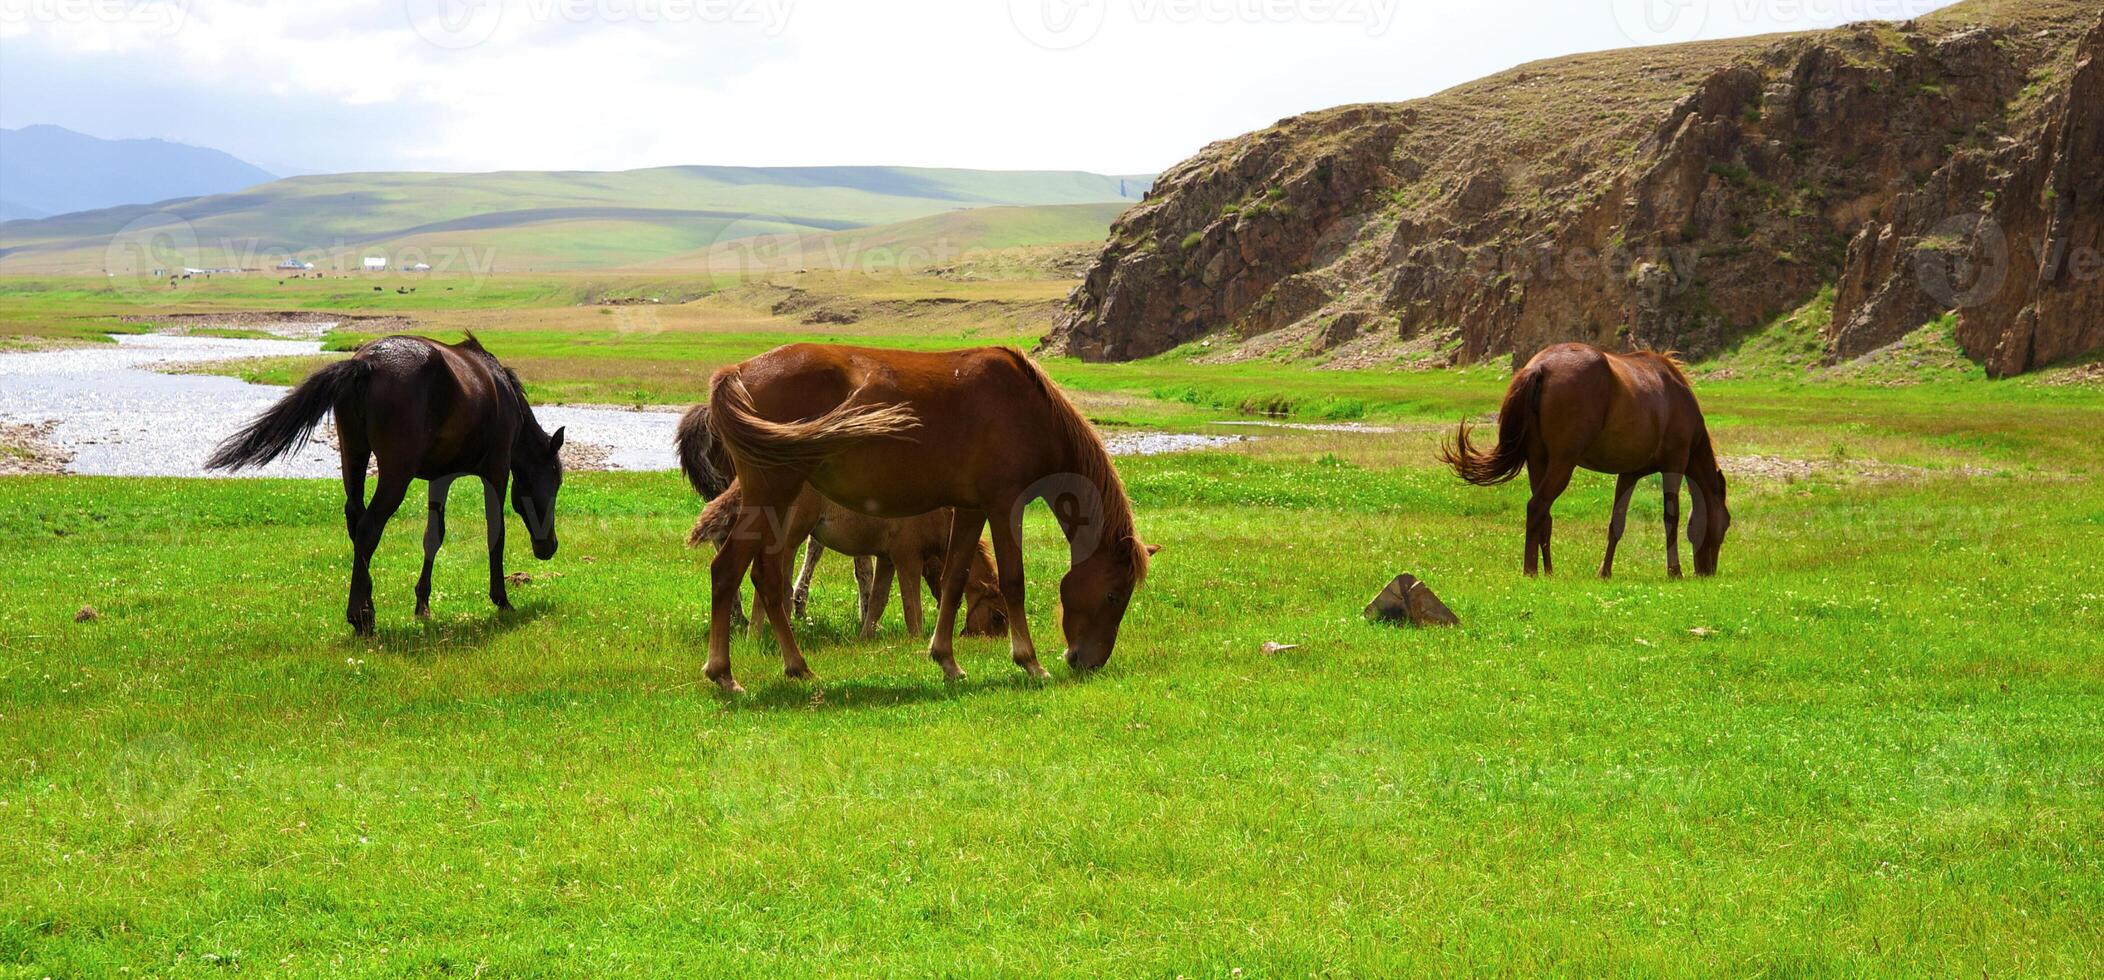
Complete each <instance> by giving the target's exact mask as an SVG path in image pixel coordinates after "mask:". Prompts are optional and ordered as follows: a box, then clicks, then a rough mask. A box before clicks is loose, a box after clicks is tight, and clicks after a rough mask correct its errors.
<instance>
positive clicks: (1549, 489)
mask: <svg viewBox="0 0 2104 980" xmlns="http://www.w3.org/2000/svg"><path fill="white" fill-rule="evenodd" d="M1468 433H1469V427H1468V423H1466V422H1464V423H1462V425H1461V431H1460V433H1459V434H1458V435H1456V436H1455V438H1454V442H1453V444H1452V445H1450V446H1448V447H1446V448H1444V449H1442V450H1441V452H1440V458H1441V459H1442V460H1444V461H1445V462H1446V463H1447V464H1448V465H1450V466H1452V467H1453V468H1454V472H1455V473H1458V474H1460V475H1461V478H1462V479H1464V480H1467V481H1468V482H1470V483H1473V484H1475V485H1477V486H1486V487H1487V486H1491V485H1493V484H1498V483H1503V482H1505V481H1507V480H1510V479H1512V478H1513V477H1514V476H1516V475H1518V473H1519V471H1520V470H1521V469H1522V468H1524V469H1525V470H1526V471H1527V480H1528V482H1529V483H1530V484H1532V485H1533V488H1534V496H1533V497H1531V498H1530V499H1529V500H1528V501H1527V557H1526V561H1525V567H1526V570H1527V574H1529V575H1533V574H1535V560H1536V557H1537V556H1539V558H1540V570H1541V571H1543V572H1553V571H1554V570H1555V567H1554V563H1553V562H1552V561H1551V560H1550V558H1549V531H1550V527H1551V521H1550V516H1549V508H1550V507H1551V506H1552V505H1554V504H1555V502H1556V498H1557V496H1558V495H1560V494H1562V493H1563V490H1564V488H1565V487H1566V486H1569V485H1570V482H1571V471H1572V470H1573V469H1575V468H1577V467H1580V466H1583V467H1585V468H1586V469H1589V470H1594V471H1597V472H1601V473H1613V474H1616V475H1617V476H1619V477H1620V479H1619V480H1618V481H1617V482H1616V484H1615V511H1614V521H1613V523H1611V524H1610V525H1609V526H1608V531H1607V557H1606V558H1604V559H1602V560H1601V562H1600V577H1601V578H1606V577H1607V576H1608V575H1609V574H1611V573H1612V572H1613V571H1614V563H1615V545H1616V544H1618V543H1620V542H1621V540H1622V526H1623V524H1624V522H1625V521H1626V519H1627V518H1628V516H1629V496H1630V494H1632V493H1634V492H1635V490H1636V484H1637V481H1638V480H1641V479H1643V478H1644V477H1646V476H1649V475H1651V474H1653V473H1659V474H1663V476H1662V481H1663V482H1664V484H1665V491H1666V505H1665V511H1666V573H1667V574H1669V575H1671V576H1673V577H1675V578H1678V577H1680V482H1681V478H1682V477H1683V476H1685V477H1686V478H1687V483H1688V489H1689V491H1690V492H1691V493H1692V494H1693V496H1694V498H1695V499H1694V510H1693V512H1692V513H1691V514H1690V515H1689V516H1688V543H1689V544H1691V545H1693V546H1694V549H1695V574H1697V575H1714V574H1716V572H1717V552H1718V550H1719V549H1720V548H1722V547H1723V546H1724V532H1725V531H1726V530H1728V529H1729V528H1730V527H1731V511H1730V510H1729V509H1728V508H1727V507H1726V506H1725V503H1724V472H1723V471H1722V470H1720V469H1718V468H1717V454H1716V450H1715V449H1714V448H1713V447H1712V446H1711V445H1710V436H1709V428H1708V427H1707V426H1705V425H1704V424H1703V421H1702V408H1701V406H1699V405H1697V404H1696V403H1695V392H1694V389H1693V388H1691V387H1690V386H1689V385H1688V378H1687V375H1686V374H1683V373H1682V372H1681V370H1680V362H1678V361H1676V360H1674V359H1673V357H1672V355H1670V354H1660V353H1657V352H1655V351H1638V352H1636V353H1634V354H1610V353H1608V352H1606V351H1603V350H1600V349H1599V348H1596V347H1591V346H1588V345H1586V344H1559V345H1557V346H1555V347H1551V348H1549V349H1547V350H1544V351H1542V352H1541V353H1539V354H1536V355H1534V359H1533V360H1531V361H1528V362H1527V366H1526V367H1524V368H1521V369H1520V372H1519V373H1518V374H1516V375H1513V377H1512V386H1511V387H1510V388H1508V389H1506V391H1505V404H1504V405H1503V406H1502V407H1500V408H1499V409H1498V445H1497V448H1496V449H1493V450H1491V451H1490V452H1487V453H1484V452H1478V451H1476V448H1475V447H1474V446H1472V445H1470V444H1469V439H1468Z"/></svg>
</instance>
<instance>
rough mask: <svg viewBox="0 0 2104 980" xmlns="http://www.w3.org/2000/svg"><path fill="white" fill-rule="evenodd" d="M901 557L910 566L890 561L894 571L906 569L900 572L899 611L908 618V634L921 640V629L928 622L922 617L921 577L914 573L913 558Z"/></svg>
mask: <svg viewBox="0 0 2104 980" xmlns="http://www.w3.org/2000/svg"><path fill="white" fill-rule="evenodd" d="M900 557H903V558H905V559H906V560H907V561H908V562H909V564H905V565H901V564H899V560H898V558H892V559H888V561H890V563H891V566H892V568H893V569H895V570H896V569H904V571H899V573H898V576H899V611H900V612H901V613H903V614H904V615H905V617H906V634H907V635H908V636H911V637H913V638H914V639H919V638H920V635H921V627H923V626H925V625H926V620H925V619H924V618H923V617H922V615H921V589H922V588H923V586H922V585H921V577H920V576H918V575H915V574H913V572H912V568H913V566H912V565H911V564H910V562H911V561H912V556H908V555H902V556H900Z"/></svg>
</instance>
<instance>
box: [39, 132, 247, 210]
mask: <svg viewBox="0 0 2104 980" xmlns="http://www.w3.org/2000/svg"><path fill="white" fill-rule="evenodd" d="M276 179H277V176H276V175H274V174H272V173H270V172H268V171H266V170H263V169H261V168H258V167H255V166H253V165H251V164H248V163H244V162H242V161H241V160H238V159H235V158H234V157H232V156H229V155H227V154H225V153H221V152H219V151H218V150H211V149H206V148H204V147H201V146H188V145H186V144H182V143H170V142H167V141H166V140H106V139H98V138H96V137H93V136H86V135H83V134H80V133H76V132H73V131H72V130H70V129H62V128H60V127H57V126H25V127H23V128H21V129H0V220H8V219H13V218H35V217H43V216H45V215H52V214H65V213H67V212H69V211H87V210H90V209H94V208H108V207H115V206H117V205H121V204H151V203H153V202H155V201H165V200H168V199H170V198H177V197H196V196H198V195H201V194H222V193H225V192H227V191H238V190H240V189H242V188H244V187H253V186H255V185H257V184H263V183H268V182H270V181H273V180H276Z"/></svg>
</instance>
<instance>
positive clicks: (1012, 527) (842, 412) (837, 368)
mask: <svg viewBox="0 0 2104 980" xmlns="http://www.w3.org/2000/svg"><path fill="white" fill-rule="evenodd" d="M708 404H709V412H708V416H707V422H706V426H705V427H704V428H703V429H702V433H705V434H706V435H707V436H708V437H709V438H710V439H711V440H713V441H715V442H720V443H722V444H723V445H724V447H725V448H726V449H727V450H728V455H729V456H730V458H731V459H732V461H733V464H734V466H735V469H736V475H737V479H738V484H739V486H740V487H742V488H743V496H744V500H743V506H741V507H739V508H738V511H737V516H738V521H737V524H736V526H735V530H734V531H733V533H732V534H731V535H730V537H729V540H728V543H727V544H726V545H725V546H724V548H723V550H722V551H719V552H717V554H716V559H715V561H714V563H713V564H712V566H711V569H710V572H711V577H712V579H713V582H712V591H713V600H712V603H711V605H712V615H711V617H710V622H709V660H708V665H707V666H706V667H705V668H704V673H706V674H707V676H708V677H709V679H710V680H713V681H715V682H716V683H717V684H718V685H719V686H721V687H722V688H723V689H724V690H726V691H733V692H735V691H740V690H742V688H740V687H739V686H738V682H737V681H736V680H734V679H733V678H732V677H731V662H730V628H731V618H732V610H733V609H734V608H735V607H736V605H737V601H738V599H737V596H738V581H739V579H740V578H742V577H743V576H744V575H745V572H746V569H747V568H748V567H749V566H751V565H753V564H754V563H756V562H757V563H758V564H759V566H760V570H759V572H758V573H757V574H755V575H754V576H753V584H754V588H755V591H756V592H758V593H759V599H760V606H761V608H763V609H764V610H765V611H766V613H767V617H768V619H770V620H771V621H772V622H773V624H774V633H775V639H776V640H777V642H778V645H779V646H780V647H781V650H782V666H783V669H784V671H785V672H786V673H787V674H788V675H789V676H790V677H809V676H811V669H810V666H809V665H808V664H806V663H805V661H804V656H803V653H802V652H801V651H800V650H798V649H797V646H796V637H795V636H794V634H793V632H792V630H791V627H790V621H789V616H788V611H787V607H786V605H785V603H784V599H785V597H784V596H783V594H782V593H783V591H784V589H783V586H784V585H785V584H786V582H787V578H786V576H784V575H783V574H782V571H781V566H782V565H784V564H786V563H787V561H788V560H789V556H790V554H791V552H792V549H793V548H794V547H795V544H796V542H795V541H793V540H790V539H789V538H788V537H787V536H786V535H785V534H784V533H783V530H782V527H781V525H780V523H779V520H778V519H779V518H780V517H781V515H783V514H785V513H786V512H787V511H788V510H789V509H790V508H791V507H792V506H793V505H794V504H795V502H796V499H797V497H798V496H799V495H800V494H801V493H802V492H803V489H804V486H805V484H806V483H808V484H809V485H810V486H812V487H814V488H816V489H817V491H818V492H819V493H820V494H821V495H823V496H824V497H825V498H826V499H828V500H831V501H833V502H835V503H838V504H841V505H842V506H844V507H846V508H848V509H850V510H853V511H855V512H857V513H862V514H868V515H870V516H873V517H911V516H913V515H917V514H925V513H927V512H929V511H931V510H935V509H938V508H942V507H952V508H955V509H956V510H955V514H954V516H953V518H952V520H951V523H950V534H949V540H951V541H974V540H977V539H978V537H979V533H980V530H981V529H982V528H983V527H985V526H986V525H987V523H988V519H989V518H991V519H992V525H993V545H994V556H995V558H996V560H997V563H998V569H999V579H1000V588H1001V597H1002V600H1003V602H1004V604H1005V605H1006V606H1007V614H1008V616H1007V618H1008V637H1009V652H1010V656H1011V657H1012V658H1013V659H1014V661H1015V663H1016V665H1017V666H1019V667H1021V668H1023V670H1024V671H1026V672H1027V673H1029V674H1030V675H1031V676H1033V677H1043V676H1045V670H1044V668H1043V667H1042V666H1039V664H1038V661H1037V650H1036V647H1035V646H1034V645H1033V643H1032V642H1031V638H1030V626H1029V623H1028V621H1027V620H1026V618H1025V615H1024V611H1023V562H1022V557H1023V555H1022V525H1023V508H1024V506H1025V505H1026V504H1028V503H1029V502H1030V501H1032V500H1036V499H1039V498H1043V499H1045V500H1046V501H1047V502H1048V503H1050V504H1051V505H1052V512H1053V515H1054V516H1055V517H1056V518H1057V519H1058V521H1059V525H1060V529H1061V530H1062V531H1063V532H1064V533H1065V535H1066V537H1067V541H1068V545H1069V549H1070V554H1071V565H1070V567H1069V569H1068V571H1067V574H1066V577H1065V578H1064V579H1062V580H1061V582H1060V590H1059V591H1060V605H1061V610H1062V616H1061V620H1060V625H1061V627H1062V629H1063V631H1064V632H1065V634H1066V640H1067V653H1066V660H1067V665H1068V666H1069V667H1072V668H1073V669H1075V670H1077V671H1090V670H1095V669H1097V668H1099V667H1101V666H1103V664H1104V663H1105V662H1106V661H1108V660H1109V659H1110V656H1111V651H1112V648H1113V647H1114V646H1115V645H1116V643H1117V639H1118V628H1119V626H1120V625H1121V624H1122V623H1123V622H1124V619H1125V612H1126V609H1127V606H1128V605H1129V603H1130V602H1131V601H1132V595H1133V592H1134V590H1135V589H1137V588H1138V587H1139V585H1140V583H1141V582H1142V581H1143V580H1144V579H1145V577H1146V574H1147V559H1148V556H1149V554H1150V553H1152V551H1153V550H1154V549H1153V548H1151V547H1149V546H1148V545H1146V544H1145V543H1143V542H1141V541H1140V539H1139V536H1138V534H1137V532H1136V531H1135V530H1134V528H1133V522H1132V505H1131V503H1130V502H1129V501H1128V500H1127V499H1126V497H1125V489H1124V485H1123V484H1122V483H1121V482H1120V481H1119V480H1118V473H1117V470H1116V469H1115V468H1114V467H1113V466H1112V465H1111V460H1110V454H1109V453H1108V452H1106V451H1105V450H1104V448H1103V440H1102V439H1101V438H1099V437H1098V436H1097V435H1096V432H1095V430H1094V429H1092V428H1090V426H1089V424H1088V420H1086V419H1084V418H1082V417H1081V413H1080V412H1078V411H1076V410H1075V408H1074V406H1073V405H1072V404H1071V403H1069V402H1068V401H1067V400H1066V398H1065V396H1063V395H1061V394H1060V393H1059V390H1058V388H1056V387H1055V386H1054V385H1053V384H1052V380H1051V379H1050V378H1048V377H1046V376H1045V373H1044V371H1043V370H1041V369H1040V368H1039V367H1038V366H1037V365H1036V364H1035V363H1033V362H1032V361H1031V360H1030V359H1029V358H1028V357H1026V356H1024V355H1023V353H1022V352H1021V351H1017V350H1013V349H1010V348H1003V347H982V348H975V349H971V350H961V351H947V352H941V353H920V352H909V351H898V350H883V349H876V348H864V347H842V346H835V345H829V344H792V345H790V346H787V347H781V348H777V349H775V350H773V351H769V352H768V353H765V354H762V355H760V356H758V357H755V358H752V359H750V360H747V361H744V362H742V363H739V364H734V365H732V366H730V367H727V368H724V369H722V370H720V371H717V372H716V375H715V377H713V378H712V379H710V382H709V402H708ZM698 435H699V434H697V437H698ZM705 449H706V447H703V446H698V445H689V446H685V447H683V448H682V452H681V458H682V461H683V463H686V464H688V465H692V464H693V463H697V462H698V463H699V464H700V465H703V466H706V465H708V458H709V455H710V454H709V453H708V452H706V451H705ZM690 472H691V470H690ZM974 550H975V549H965V548H952V549H950V552H949V557H948V560H947V561H946V562H945V563H944V568H943V575H942V591H941V603H940V606H939V608H938V611H937V614H936V624H935V633H934V635H933V637H931V638H930V640H929V644H928V655H929V657H930V658H931V659H933V660H934V661H935V662H936V663H937V664H938V665H940V666H941V667H942V670H943V675H944V676H945V677H946V678H948V679H951V680H956V679H959V678H962V677H963V676H964V672H963V671H961V670H959V669H958V668H957V660H956V656H955V655H954V653H953V652H952V634H953V633H954V632H955V631H956V621H957V606H958V602H959V600H960V598H961V596H962V595H963V592H964V586H965V580H966V577H967V575H968V573H969V571H970V563H969V561H968V559H969V557H970V554H971V553H972V552H973V551H974Z"/></svg>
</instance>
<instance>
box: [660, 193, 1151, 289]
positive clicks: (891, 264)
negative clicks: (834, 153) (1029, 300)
mask: <svg viewBox="0 0 2104 980" xmlns="http://www.w3.org/2000/svg"><path fill="white" fill-rule="evenodd" d="M1131 204H1132V202H1130V201H1120V202H1113V203H1105V204H1045V205H1037V206H1034V207H1013V206H1005V205H998V206H993V207H983V208H972V209H969V210H965V211H947V212H944V213H941V214H935V215H929V216H927V217H923V218H911V219H908V220H906V221H899V222H892V223H889V224H882V225H871V226H868V227H862V228H850V229H846V230H842V231H829V232H819V233H805V234H784V235H780V236H768V237H769V238H770V239H774V240H772V241H766V242H765V248H764V249H756V247H755V243H754V241H753V240H751V239H744V240H739V241H733V242H726V243H723V244H718V245H713V246H710V247H708V248H703V249H697V250H695V251H692V252H684V253H681V254H679V255H674V256H670V257H667V258H664V259H659V260H655V261H652V262H648V263H642V264H640V265H638V266H637V269H638V270H649V271H696V270H714V271H719V272H743V271H753V270H747V269H745V268H742V266H743V264H744V263H746V262H748V261H751V260H753V259H755V258H757V259H758V260H759V261H760V262H762V263H763V264H764V265H767V266H771V267H773V268H776V269H783V270H786V269H790V268H812V269H831V270H838V271H858V270H859V271H865V272H883V271H892V270H925V269H928V268H931V267H939V266H948V265H953V264H956V263H959V262H982V263H983V262H984V261H986V260H989V259H1002V258H1009V259H1016V260H1018V261H1022V262H1034V260H1036V259H1037V258H1039V256H1036V255H1034V254H1030V253H1034V251H1035V250H1037V249H1039V248H1040V247H1042V246H1052V245H1070V246H1072V245H1081V246H1093V245H1094V244H1096V243H1100V242H1102V241H1103V237H1104V236H1105V235H1106V234H1108V233H1109V231H1110V225H1111V222H1113V221H1115V220H1117V217H1118V215H1120V214H1123V213H1124V212H1125V209H1126V208H1128V207H1130V206H1131ZM1004 253H1014V254H1004Z"/></svg>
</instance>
